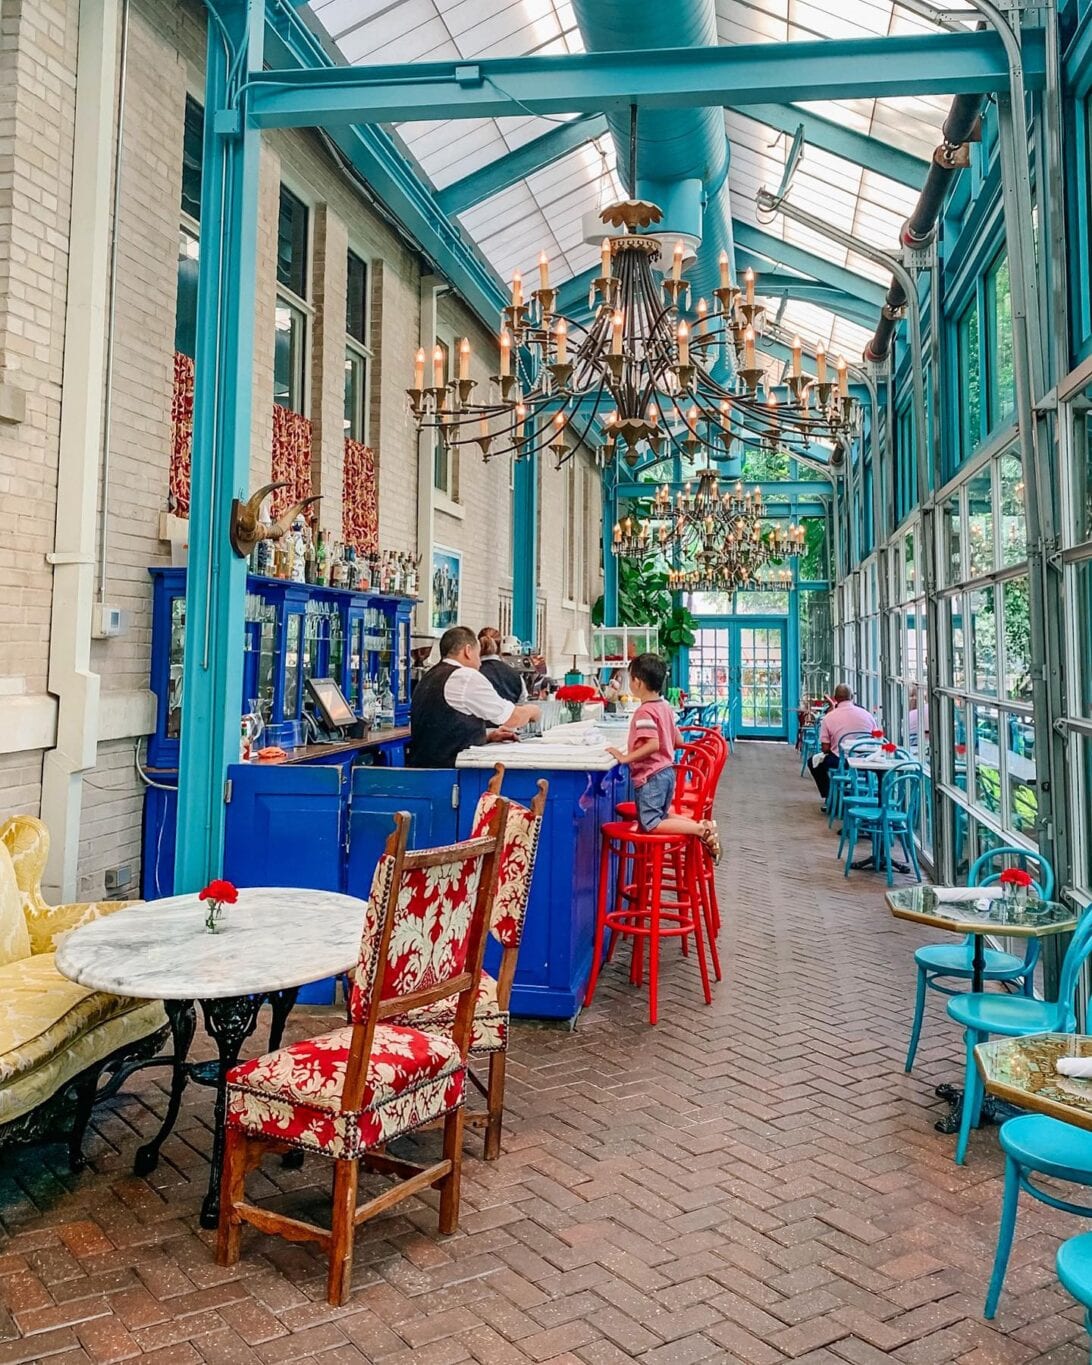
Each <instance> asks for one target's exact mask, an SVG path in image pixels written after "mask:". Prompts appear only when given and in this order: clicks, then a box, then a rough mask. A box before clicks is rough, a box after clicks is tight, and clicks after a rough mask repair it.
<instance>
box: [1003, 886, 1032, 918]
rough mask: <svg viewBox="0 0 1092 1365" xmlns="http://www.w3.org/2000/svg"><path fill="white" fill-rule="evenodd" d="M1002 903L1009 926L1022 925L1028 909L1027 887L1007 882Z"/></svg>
mask: <svg viewBox="0 0 1092 1365" xmlns="http://www.w3.org/2000/svg"><path fill="white" fill-rule="evenodd" d="M1002 903H1003V908H1004V913H1005V920H1006V922H1007V923H1009V924H1019V923H1021V922H1022V920H1023V918H1024V914H1025V912H1026V911H1027V908H1028V889H1027V887H1026V886H1016V885H1015V884H1014V883H1012V882H1006V883H1005V889H1004V892H1003V894H1002Z"/></svg>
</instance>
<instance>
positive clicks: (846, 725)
mask: <svg viewBox="0 0 1092 1365" xmlns="http://www.w3.org/2000/svg"><path fill="white" fill-rule="evenodd" d="M878 728H879V727H878V726H877V724H876V721H875V718H874V717H873V715H872V712H871V711H866V710H865V709H864V707H863V706H858V705H857V703H856V702H855V701H854V700H853V689H852V688H851V687H847V686H846V684H845V683H839V684H838V686H837V687H836V688H835V689H834V705H833V706H832V707H831V709H830V710H829V711H828V712H827V714H826V715H825V716H824V717H823V719H822V721H821V722H820V724H819V748H820V750H821V751H822V757H821V758H820V759H819V761H818V762H814V761H813V763H812V765H811V775H812V777H814V778H815V785H816V786H817V787H818V788H819V795H820V796H821V797H822V798H823V800H824V801H826V799H827V795H828V793H829V792H830V774H831V770H832V769H833V768H836V767H837V766H838V763H839V753H838V746H839V745H840V744H841V742H842V740H843V739H844V738H845V737H846V735H850V734H853V733H854V732H858V733H860V732H862V731H863V733H864V734H866V735H870V734H871V733H872V731H873V730H876V729H878Z"/></svg>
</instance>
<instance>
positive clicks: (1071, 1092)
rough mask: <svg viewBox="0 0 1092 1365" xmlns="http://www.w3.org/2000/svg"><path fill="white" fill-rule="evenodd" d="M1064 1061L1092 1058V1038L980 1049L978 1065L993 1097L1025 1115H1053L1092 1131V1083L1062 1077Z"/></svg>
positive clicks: (1002, 1041)
mask: <svg viewBox="0 0 1092 1365" xmlns="http://www.w3.org/2000/svg"><path fill="white" fill-rule="evenodd" d="M1059 1057H1092V1038H1089V1037H1086V1036H1085V1035H1083V1034H1067V1033H1036V1034H1032V1035H1030V1036H1029V1037H1026V1038H996V1039H991V1040H990V1041H989V1042H986V1043H979V1044H978V1046H977V1047H976V1048H975V1050H974V1059H975V1063H976V1065H977V1067H978V1070H979V1073H980V1075H981V1076H982V1081H983V1084H984V1085H985V1087H986V1089H987V1090H988V1091H989V1093H990V1094H991V1095H997V1096H998V1098H999V1099H1003V1100H1008V1101H1009V1102H1010V1103H1011V1104H1015V1105H1018V1106H1019V1107H1020V1108H1021V1109H1029V1110H1031V1111H1032V1112H1033V1113H1037V1114H1049V1115H1050V1117H1051V1118H1055V1119H1063V1120H1064V1121H1065V1122H1066V1123H1073V1124H1076V1125H1077V1127H1079V1128H1092V1079H1088V1078H1084V1077H1078V1076H1060V1075H1059V1074H1058V1072H1057V1071H1055V1069H1054V1063H1055V1062H1056V1061H1057V1060H1058V1058H1059Z"/></svg>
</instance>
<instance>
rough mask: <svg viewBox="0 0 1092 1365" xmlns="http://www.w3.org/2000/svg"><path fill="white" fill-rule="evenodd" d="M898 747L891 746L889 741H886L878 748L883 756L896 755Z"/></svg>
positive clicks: (895, 745)
mask: <svg viewBox="0 0 1092 1365" xmlns="http://www.w3.org/2000/svg"><path fill="white" fill-rule="evenodd" d="M898 747H899V746H898V745H897V744H892V743H891V741H890V740H888V742H887V743H886V744H881V745H880V748H881V749H882V750H883V752H884V753H885V754H893V753H897V751H898Z"/></svg>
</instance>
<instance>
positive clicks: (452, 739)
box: [406, 626, 539, 768]
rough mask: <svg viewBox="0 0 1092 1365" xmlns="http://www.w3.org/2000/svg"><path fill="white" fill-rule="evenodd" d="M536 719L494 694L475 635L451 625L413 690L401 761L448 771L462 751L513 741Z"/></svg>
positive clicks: (529, 709) (534, 711)
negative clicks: (437, 659) (433, 663)
mask: <svg viewBox="0 0 1092 1365" xmlns="http://www.w3.org/2000/svg"><path fill="white" fill-rule="evenodd" d="M538 717H539V708H538V707H537V706H533V705H523V706H516V705H514V704H513V703H512V702H510V701H508V700H506V699H505V698H504V697H502V696H500V694H499V693H498V692H496V691H495V690H494V688H493V686H492V684H491V683H490V682H489V681H488V680H487V679H486V678H485V677H484V676H483V674H482V672H481V648H480V646H479V644H478V637H477V636H476V635H475V634H474V632H473V631H472V630H469V629H468V628H467V627H466V626H452V627H451V629H450V630H445V631H444V633H443V635H442V636H441V637H440V662H439V663H438V664H436V666H435V667H434V668H430V669H429V671H428V672H427V673H426V674H425V676H424V677H423V678H422V679H421V681H420V682H419V683H418V684H417V686H416V687H415V688H414V689H413V702H412V704H411V706H410V742H409V752H408V753H407V755H406V761H407V763H408V764H409V766H410V767H411V768H451V767H454V765H455V759H456V756H457V755H458V754H460V753H462V751H463V750H464V749H469V748H470V747H471V746H472V745H476V744H490V743H494V742H498V741H503V740H511V739H515V737H516V735H515V732H516V730H517V729H518V728H519V727H520V726H521V725H526V724H527V723H528V721H532V720H537V719H538Z"/></svg>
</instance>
